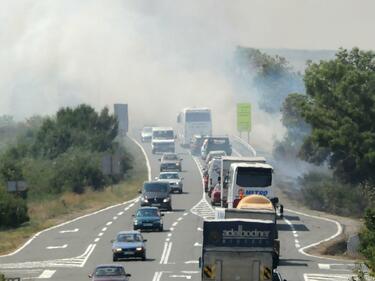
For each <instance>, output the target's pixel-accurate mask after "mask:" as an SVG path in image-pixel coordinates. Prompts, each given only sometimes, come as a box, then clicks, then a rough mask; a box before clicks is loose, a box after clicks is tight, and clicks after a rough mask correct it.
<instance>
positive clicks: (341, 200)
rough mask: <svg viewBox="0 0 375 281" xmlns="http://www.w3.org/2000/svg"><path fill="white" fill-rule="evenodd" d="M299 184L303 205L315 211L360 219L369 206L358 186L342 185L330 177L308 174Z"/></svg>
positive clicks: (320, 174)
mask: <svg viewBox="0 0 375 281" xmlns="http://www.w3.org/2000/svg"><path fill="white" fill-rule="evenodd" d="M299 184H300V186H301V191H302V196H303V199H304V202H305V204H306V205H307V206H309V207H310V208H312V209H315V210H319V211H326V212H330V213H334V214H337V215H343V216H356V217H360V216H362V215H363V212H364V210H365V209H366V208H367V206H368V205H369V200H368V198H366V196H365V193H364V191H363V189H362V188H361V187H360V186H353V185H349V184H342V183H340V182H338V181H336V180H335V179H334V178H333V177H331V176H330V175H326V174H322V173H315V172H314V173H309V174H306V175H304V176H303V177H302V178H300V180H299Z"/></svg>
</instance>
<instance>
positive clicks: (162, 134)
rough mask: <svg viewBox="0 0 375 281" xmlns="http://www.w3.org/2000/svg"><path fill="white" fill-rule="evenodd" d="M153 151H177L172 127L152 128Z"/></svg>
mask: <svg viewBox="0 0 375 281" xmlns="http://www.w3.org/2000/svg"><path fill="white" fill-rule="evenodd" d="M151 148H152V153H153V154H155V153H162V152H173V153H174V152H175V134H174V131H173V128H171V127H154V128H152V139H151Z"/></svg>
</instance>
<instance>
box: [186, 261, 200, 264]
mask: <svg viewBox="0 0 375 281" xmlns="http://www.w3.org/2000/svg"><path fill="white" fill-rule="evenodd" d="M195 263H199V261H186V262H185V264H195Z"/></svg>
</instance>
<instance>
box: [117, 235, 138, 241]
mask: <svg viewBox="0 0 375 281" xmlns="http://www.w3.org/2000/svg"><path fill="white" fill-rule="evenodd" d="M141 241H142V236H141V235H140V234H138V233H122V234H119V235H118V236H117V242H141Z"/></svg>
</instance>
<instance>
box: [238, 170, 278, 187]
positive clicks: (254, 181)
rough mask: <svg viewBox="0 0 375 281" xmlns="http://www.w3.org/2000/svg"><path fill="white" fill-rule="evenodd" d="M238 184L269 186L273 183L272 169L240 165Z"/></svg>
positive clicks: (244, 185)
mask: <svg viewBox="0 0 375 281" xmlns="http://www.w3.org/2000/svg"><path fill="white" fill-rule="evenodd" d="M236 184H237V185H239V186H243V187H268V186H271V184H272V170H271V169H264V168H250V167H239V168H238V170H237V181H236Z"/></svg>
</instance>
